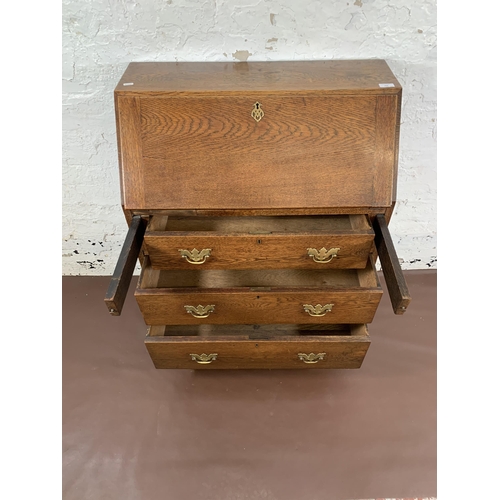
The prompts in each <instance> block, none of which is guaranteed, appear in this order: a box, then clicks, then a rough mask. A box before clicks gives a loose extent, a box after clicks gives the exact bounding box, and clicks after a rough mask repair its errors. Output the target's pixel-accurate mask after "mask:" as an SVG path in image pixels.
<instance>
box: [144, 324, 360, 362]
mask: <svg viewBox="0 0 500 500" xmlns="http://www.w3.org/2000/svg"><path fill="white" fill-rule="evenodd" d="M250 328H251V327H250ZM289 331H290V333H291V335H290V336H282V337H280V339H279V340H269V339H255V340H247V339H246V338H245V337H244V336H238V338H237V337H236V336H234V335H233V336H231V335H229V336H225V337H217V336H214V337H205V338H198V337H192V336H185V337H179V336H154V337H150V336H148V337H146V340H145V344H146V348H147V349H148V352H149V354H150V356H151V358H152V360H153V363H154V365H155V367H156V368H188V369H208V370H214V369H239V368H244V369H254V368H260V369H262V368H277V369H282V368H285V369H318V368H359V367H360V366H361V364H362V362H363V359H364V357H365V355H366V352H367V350H368V348H369V346H370V337H369V336H368V332H367V330H366V326H365V325H356V326H354V327H353V328H352V330H351V335H339V336H335V335H332V336H328V335H321V336H310V337H308V338H304V337H301V336H297V335H296V331H294V327H293V325H291V327H290V328H289ZM331 333H334V332H331ZM311 352H312V353H315V354H317V353H324V354H325V356H324V359H323V360H321V361H318V362H317V363H315V364H307V363H304V362H303V361H301V360H300V359H299V357H298V353H305V354H309V353H311ZM203 353H204V354H211V353H217V359H216V360H215V361H213V362H212V363H209V364H199V363H197V362H196V361H193V360H192V358H191V354H203Z"/></svg>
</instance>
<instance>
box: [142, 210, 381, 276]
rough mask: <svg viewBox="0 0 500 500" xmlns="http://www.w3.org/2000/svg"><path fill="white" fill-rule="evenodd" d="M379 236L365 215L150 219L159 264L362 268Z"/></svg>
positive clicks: (151, 249)
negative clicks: (375, 237)
mask: <svg viewBox="0 0 500 500" xmlns="http://www.w3.org/2000/svg"><path fill="white" fill-rule="evenodd" d="M373 238H374V232H373V229H372V228H371V227H370V225H369V223H368V220H367V218H366V216H365V215H337V216H324V217H320V216H316V217H315V216H309V217H308V216H305V217H162V216H158V215H155V216H153V217H152V218H151V220H150V223H149V226H148V229H147V230H146V234H145V236H144V243H145V246H146V252H147V253H148V254H149V258H150V261H151V266H152V267H153V268H154V269H193V268H197V267H200V268H203V269H281V268H288V269H341V268H348V269H356V268H357V269H362V268H364V267H366V263H367V261H368V255H369V253H370V250H371V248H372V243H373Z"/></svg>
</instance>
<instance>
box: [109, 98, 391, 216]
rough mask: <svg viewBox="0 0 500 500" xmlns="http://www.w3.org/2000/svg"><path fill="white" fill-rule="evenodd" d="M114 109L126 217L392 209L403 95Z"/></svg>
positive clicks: (179, 101) (203, 101)
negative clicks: (139, 212) (137, 212)
mask: <svg viewBox="0 0 500 500" xmlns="http://www.w3.org/2000/svg"><path fill="white" fill-rule="evenodd" d="M117 101H118V102H117V104H118V123H119V127H120V130H119V137H120V145H121V166H122V178H123V180H124V184H123V190H124V207H125V209H147V210H154V209H166V210H183V209H187V210H189V209H193V208H194V207H196V208H197V209H201V210H204V209H207V210H213V209H217V210H224V209H270V208H277V209H278V208H279V209H297V208H304V207H308V208H310V209H313V208H328V207H388V206H390V205H391V202H392V188H393V169H394V166H395V151H396V121H397V96H377V95H358V96H340V95H331V96H293V95H290V94H288V95H276V94H275V95H263V94H251V93H249V94H247V95H245V96H230V95H227V96H221V97H199V96H186V97H173V96H168V97H167V96H165V97H158V96H151V97H141V98H128V97H121V96H120V97H118V100H117ZM257 103H258V107H259V110H258V112H256V106H257ZM259 118H260V119H259Z"/></svg>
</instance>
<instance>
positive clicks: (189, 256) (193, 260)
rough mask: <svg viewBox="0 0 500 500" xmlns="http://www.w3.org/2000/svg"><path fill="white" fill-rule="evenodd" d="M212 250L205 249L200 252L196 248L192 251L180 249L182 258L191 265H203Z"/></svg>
mask: <svg viewBox="0 0 500 500" xmlns="http://www.w3.org/2000/svg"><path fill="white" fill-rule="evenodd" d="M211 251H212V249H211V248H203V249H202V250H200V251H198V250H196V248H193V249H192V250H191V251H189V250H184V249H179V252H180V254H181V257H182V258H183V259H186V260H187V261H188V262H189V263H190V264H203V263H204V262H205V261H206V260H207V259H208V258H209V257H210V252H211Z"/></svg>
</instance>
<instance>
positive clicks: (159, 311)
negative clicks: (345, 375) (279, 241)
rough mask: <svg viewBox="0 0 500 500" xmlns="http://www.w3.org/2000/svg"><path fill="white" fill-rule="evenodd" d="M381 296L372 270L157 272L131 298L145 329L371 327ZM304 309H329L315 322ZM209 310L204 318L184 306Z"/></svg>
mask: <svg viewBox="0 0 500 500" xmlns="http://www.w3.org/2000/svg"><path fill="white" fill-rule="evenodd" d="M381 296H382V289H381V288H380V284H379V283H378V279H377V276H376V273H375V271H374V269H373V264H372V263H371V261H370V263H369V265H368V266H367V267H366V268H365V269H363V270H327V271H316V270H252V271H226V270H225V271H219V270H204V271H155V270H153V269H152V268H151V267H150V265H147V266H146V267H145V268H144V269H143V271H142V273H141V277H140V278H139V282H138V286H137V290H136V292H135V297H136V299H137V303H138V305H139V308H140V310H141V312H142V314H143V317H144V321H145V322H146V324H148V325H199V324H259V323H263V324H272V323H274V324H286V323H296V324H308V323H311V324H328V323H349V324H352V323H370V322H371V321H372V320H373V317H374V315H375V312H376V309H377V306H378V304H379V302H380V299H381ZM304 304H310V305H312V306H315V305H317V304H321V305H325V304H333V308H332V310H331V312H328V313H326V314H325V315H324V316H320V317H313V316H310V315H309V314H308V313H307V312H305V311H304V307H303V306H304ZM186 305H190V306H194V307H197V306H198V305H202V306H207V305H213V306H214V309H215V310H214V312H213V313H211V314H209V316H208V317H207V318H202V319H200V318H196V317H194V316H192V315H191V314H188V313H187V311H186V309H185V306H186Z"/></svg>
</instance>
